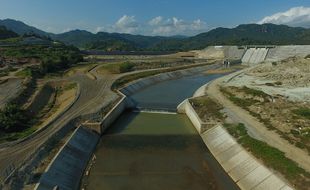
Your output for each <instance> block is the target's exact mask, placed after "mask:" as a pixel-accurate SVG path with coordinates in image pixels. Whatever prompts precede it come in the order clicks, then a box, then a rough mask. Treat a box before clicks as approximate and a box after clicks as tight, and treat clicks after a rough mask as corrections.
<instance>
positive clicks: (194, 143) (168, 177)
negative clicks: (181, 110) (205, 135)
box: [84, 74, 238, 190]
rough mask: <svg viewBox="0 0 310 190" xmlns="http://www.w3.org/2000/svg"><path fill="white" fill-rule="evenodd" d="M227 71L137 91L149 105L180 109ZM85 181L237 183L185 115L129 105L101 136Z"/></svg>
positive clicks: (92, 185) (190, 188) (161, 185)
mask: <svg viewBox="0 0 310 190" xmlns="http://www.w3.org/2000/svg"><path fill="white" fill-rule="evenodd" d="M220 76H222V75H220V74H214V75H204V74H199V75H195V76H187V77H183V78H179V79H175V80H169V81H164V82H160V83H157V84H155V85H152V86H149V87H147V88H145V89H143V90H140V91H138V92H137V93H135V94H133V95H132V96H131V98H132V99H133V100H134V101H135V102H136V103H137V105H138V107H140V108H144V109H146V110H158V111H160V110H162V109H163V110H167V109H168V110H176V107H177V105H178V104H179V103H181V102H182V101H183V100H184V99H186V98H188V97H191V96H192V95H193V93H194V92H195V91H196V90H197V89H198V88H199V87H200V86H202V85H203V84H205V83H207V82H209V81H211V80H213V79H215V78H218V77H220ZM95 155H96V161H95V163H94V165H93V167H92V169H91V172H90V175H89V176H88V177H87V179H86V180H85V181H84V182H85V183H86V184H88V185H87V189H91V190H97V189H98V190H99V189H107V190H166V189H167V190H183V189H184V190H200V189H201V190H202V189H204V190H205V189H232V190H233V189H238V187H237V186H236V185H235V183H234V182H233V181H232V180H231V179H230V178H229V177H228V175H227V174H226V173H225V172H224V170H223V169H222V168H221V166H220V165H219V164H218V163H217V161H216V160H215V158H214V157H213V156H212V154H211V153H210V152H209V150H208V148H207V147H206V145H205V144H204V142H203V141H202V139H201V137H200V135H199V134H198V133H197V131H196V130H195V128H194V126H193V125H192V124H191V122H190V121H189V119H188V118H187V117H186V115H181V114H176V113H153V112H150V113H149V112H134V111H125V112H124V113H123V114H122V115H121V116H120V117H119V118H118V119H117V120H116V122H114V124H112V126H110V128H109V129H108V130H107V131H106V132H105V134H104V135H103V136H102V138H101V141H100V143H99V144H98V146H97V148H96V151H95Z"/></svg>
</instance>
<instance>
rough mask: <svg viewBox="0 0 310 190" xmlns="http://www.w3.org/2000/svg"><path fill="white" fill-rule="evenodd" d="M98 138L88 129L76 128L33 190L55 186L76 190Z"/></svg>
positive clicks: (45, 189) (47, 189) (50, 188)
mask: <svg viewBox="0 0 310 190" xmlns="http://www.w3.org/2000/svg"><path fill="white" fill-rule="evenodd" d="M99 138H100V136H99V134H97V133H95V132H93V131H91V130H90V129H87V128H84V127H79V128H77V129H76V130H75V132H74V133H73V134H72V136H71V138H70V139H69V140H68V142H67V143H66V144H65V146H64V147H63V148H62V149H61V150H60V151H59V152H58V154H57V155H56V156H55V158H54V159H53V161H52V162H51V164H50V165H49V166H48V168H47V169H46V171H45V173H44V174H43V175H42V177H41V179H40V181H39V184H37V185H36V187H35V189H36V190H52V189H53V188H54V187H56V186H58V188H59V189H61V190H72V189H78V188H79V184H80V180H81V178H82V176H83V172H84V170H85V168H86V166H87V164H88V161H89V159H90V157H91V155H92V153H93V150H94V149H95V147H96V145H97V143H98V141H99Z"/></svg>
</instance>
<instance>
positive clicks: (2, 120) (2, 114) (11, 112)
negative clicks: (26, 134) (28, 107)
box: [0, 103, 29, 133]
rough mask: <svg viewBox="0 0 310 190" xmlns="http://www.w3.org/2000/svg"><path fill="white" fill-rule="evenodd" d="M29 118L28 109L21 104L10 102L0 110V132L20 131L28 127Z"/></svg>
mask: <svg viewBox="0 0 310 190" xmlns="http://www.w3.org/2000/svg"><path fill="white" fill-rule="evenodd" d="M28 123H29V119H28V118H27V114H26V111H25V110H23V109H21V108H20V106H18V105H17V104H14V103H10V104H8V105H6V106H5V108H4V109H3V110H0V132H6V133H8V132H18V131H22V130H24V129H25V128H27V127H28Z"/></svg>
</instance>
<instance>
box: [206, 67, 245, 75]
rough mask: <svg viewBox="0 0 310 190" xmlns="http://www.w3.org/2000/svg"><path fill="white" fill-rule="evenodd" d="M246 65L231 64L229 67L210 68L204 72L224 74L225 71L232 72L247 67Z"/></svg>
mask: <svg viewBox="0 0 310 190" xmlns="http://www.w3.org/2000/svg"><path fill="white" fill-rule="evenodd" d="M245 67H246V66H243V65H235V66H231V67H229V68H224V67H222V68H219V69H209V70H207V71H205V72H204V73H206V74H223V73H231V72H234V71H237V70H240V69H243V68H245Z"/></svg>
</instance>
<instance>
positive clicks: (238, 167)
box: [178, 100, 292, 190]
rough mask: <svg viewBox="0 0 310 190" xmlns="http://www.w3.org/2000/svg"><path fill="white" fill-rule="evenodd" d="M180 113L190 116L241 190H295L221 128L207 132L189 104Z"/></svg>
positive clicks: (219, 126) (182, 107) (187, 102)
mask: <svg viewBox="0 0 310 190" xmlns="http://www.w3.org/2000/svg"><path fill="white" fill-rule="evenodd" d="M178 111H179V112H180V113H185V114H186V115H187V116H188V118H189V119H190V120H191V122H192V123H193V125H194V126H195V128H196V129H197V131H198V132H199V134H200V136H201V138H202V139H203V141H204V143H205V144H206V145H207V147H208V149H209V150H210V152H211V153H212V154H213V156H214V157H215V158H216V160H217V161H218V162H219V163H220V164H221V166H222V167H223V169H224V170H225V171H226V172H227V174H228V175H229V176H230V177H231V178H232V179H233V181H234V182H236V184H237V185H238V186H239V187H240V189H244V190H248V189H256V190H259V189H261V190H269V189H270V190H280V189H292V188H291V187H290V186H289V185H287V183H286V182H285V181H283V180H282V179H281V178H279V177H278V176H277V175H276V174H274V173H273V172H272V171H271V170H269V169H268V168H266V167H265V166H264V165H263V164H261V163H260V162H258V161H257V160H256V159H255V158H254V157H253V156H252V155H251V154H249V153H248V152H247V151H246V150H245V149H244V148H243V147H242V146H241V145H239V144H238V143H237V142H236V140H235V139H234V138H233V137H232V136H231V135H230V134H229V133H228V132H227V131H226V129H225V128H224V127H222V126H221V125H216V126H214V127H212V128H211V129H208V130H206V131H204V130H203V128H202V127H203V123H202V122H201V120H200V118H199V117H198V115H197V113H196V112H195V110H194V109H193V107H192V106H191V104H190V103H189V101H188V100H185V101H184V102H182V103H181V104H180V105H179V106H178Z"/></svg>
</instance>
